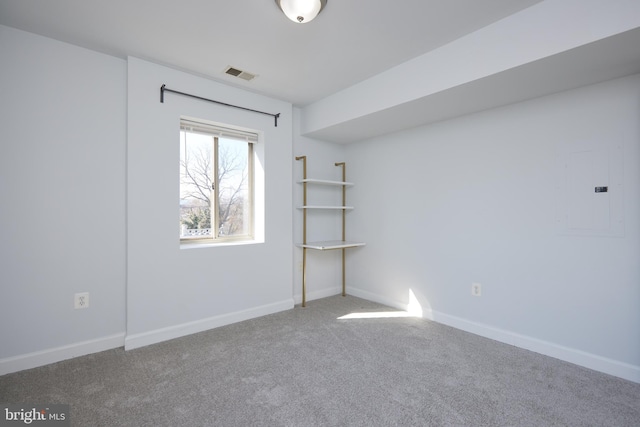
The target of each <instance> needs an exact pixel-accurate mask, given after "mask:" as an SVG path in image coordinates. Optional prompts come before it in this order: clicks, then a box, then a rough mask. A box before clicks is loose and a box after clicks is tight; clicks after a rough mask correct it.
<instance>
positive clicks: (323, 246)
mask: <svg viewBox="0 0 640 427" xmlns="http://www.w3.org/2000/svg"><path fill="white" fill-rule="evenodd" d="M296 160H302V162H303V177H302V180H300V181H298V184H302V188H303V202H302V206H298V209H300V210H302V243H300V244H297V245H296V246H298V247H300V248H302V307H305V306H306V302H307V300H306V293H307V249H313V250H319V251H325V250H335V249H338V250H341V251H342V296H345V295H346V275H345V250H346V249H348V248H355V247H359V246H364V245H365V243H363V242H353V241H348V240H346V230H345V220H346V211H348V210H351V209H353V206H347V203H346V202H347V200H346V199H347V192H346V190H347V187H351V186H353V185H354V184H353V183H352V182H347V180H346V164H345V163H344V162H337V163H335V166H339V167H342V181H330V180H326V179H311V178H307V156H298V157H296ZM309 184H311V185H329V186H336V187H340V188H341V189H342V205H338V206H333V205H329V206H327V205H308V204H307V186H308V185H309ZM314 209H327V210H338V211H342V239H341V240H323V241H317V242H307V211H309V210H314Z"/></svg>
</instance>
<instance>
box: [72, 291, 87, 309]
mask: <svg viewBox="0 0 640 427" xmlns="http://www.w3.org/2000/svg"><path fill="white" fill-rule="evenodd" d="M73 307H74V308H89V292H81V293H78V294H75V295H74V298H73Z"/></svg>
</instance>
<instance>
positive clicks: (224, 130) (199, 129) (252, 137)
mask: <svg viewBox="0 0 640 427" xmlns="http://www.w3.org/2000/svg"><path fill="white" fill-rule="evenodd" d="M183 131H188V132H191V133H204V134H206V135H210V136H212V137H213V141H214V142H213V147H212V165H213V166H212V169H213V170H212V175H213V176H212V177H211V178H212V182H213V195H212V199H213V203H212V206H210V210H211V222H212V224H211V229H210V231H211V235H209V236H192V237H189V236H184V235H183V230H182V224H181V232H180V244H181V245H182V244H185V245H192V244H216V243H229V242H232V243H233V242H241V243H244V242H252V241H254V239H255V211H256V207H255V149H254V145H255V144H256V143H258V140H259V133H258V132H257V131H252V130H245V129H240V128H236V127H233V126H231V125H226V124H225V125H222V124H218V123H212V122H209V121H206V120H202V119H193V118H187V117H181V118H180V132H181V133H182V132H183ZM219 138H225V139H236V140H239V143H242V142H243V141H244V142H245V143H246V144H247V150H248V153H247V154H248V155H247V162H248V163H247V186H248V204H249V212H248V215H246V217H245V221H246V222H247V224H246V229H247V233H246V234H238V235H232V236H228V235H220V234H219V233H220V224H219V211H220V206H219V202H220V197H219V189H220V185H219V182H218V167H219V164H218V160H219V158H218V140H219ZM180 144H182V138H181V139H180ZM181 151H182V148H181ZM180 160H181V164H180V180H182V176H183V165H182V157H181V159H180ZM181 200H182V199H181ZM181 213H182V212H181Z"/></svg>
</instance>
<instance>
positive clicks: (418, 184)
mask: <svg viewBox="0 0 640 427" xmlns="http://www.w3.org/2000/svg"><path fill="white" fill-rule="evenodd" d="M639 99H640V76H639V75H635V76H631V77H627V78H622V79H618V80H613V81H609V82H605V83H602V84H598V85H593V86H588V87H584V88H580V89H576V90H572V91H568V92H564V93H559V94H556V95H551V96H547V97H544V98H538V99H535V100H531V101H528V102H523V103H519V104H514V105H511V106H508V107H503V108H499V109H494V110H489V111H485V112H482V113H478V114H474V115H470V116H466V117H461V118H458V119H453V120H449V121H446V122H440V123H436V124H433V125H430V126H425V127H420V128H416V129H412V130H407V131H403V132H399V133H395V134H391V135H388V136H384V137H379V138H375V139H372V140H368V141H364V142H361V143H356V144H352V145H348V146H347V148H346V150H347V158H348V160H349V161H350V164H351V165H352V166H351V177H352V179H353V180H355V181H356V182H358V183H359V186H358V188H357V191H355V190H354V191H353V194H352V198H351V200H352V203H353V204H355V206H356V207H357V209H356V210H355V211H354V212H353V213H352V214H351V215H350V216H349V221H350V228H351V230H352V232H353V233H354V234H356V235H362V236H365V237H364V238H365V240H366V241H367V247H366V249H365V250H361V251H356V252H353V254H352V256H351V257H350V266H349V270H348V272H349V273H348V280H349V282H350V283H351V286H352V288H353V291H352V292H354V293H357V294H359V295H361V296H366V297H369V298H372V299H378V300H381V301H384V302H387V303H390V304H393V305H396V306H400V307H402V306H406V305H407V304H408V303H409V299H410V295H411V294H413V296H415V298H416V299H417V300H418V302H419V303H420V304H421V306H422V310H423V313H424V315H425V317H431V318H433V319H435V320H438V321H441V322H444V323H448V324H451V325H454V326H456V327H461V328H463V329H467V330H470V331H473V332H476V333H480V334H483V335H486V336H489V337H492V338H495V339H500V340H503V341H507V342H510V343H514V344H516V345H520V346H523V347H527V348H531V349H534V350H536V351H540V352H543V353H546V354H552V355H554V356H557V357H561V358H565V359H567V360H571V361H573V362H576V363H582V364H586V365H588V366H591V367H594V368H596V369H602V370H606V371H608V372H611V373H616V374H620V375H624V376H626V377H628V378H629V377H631V378H635V380H636V381H640V340H639V339H638V337H640V286H639V284H640V263H639V262H638V260H639V259H640V230H639V228H638V220H639V218H640V207H639V202H638V197H637V195H638V194H639V191H640V189H639V182H640V179H639V178H640V177H639V166H640V150H639V145H640V134H639V126H638V122H639V116H638V111H639V110H638V100H639ZM588 151H593V152H598V153H600V154H599V155H602V156H608V160H606V159H605V160H604V164H605V165H607V167H608V171H607V172H608V174H609V179H610V182H608V183H607V182H605V183H603V184H598V182H604V181H606V174H605V178H604V179H602V178H598V179H591V175H589V174H587V175H588V176H587V177H586V178H585V177H583V178H580V179H579V180H578V181H579V184H580V185H584V186H586V188H587V197H597V196H598V195H595V194H594V193H593V192H594V188H593V187H594V186H596V185H609V193H608V194H605V195H604V196H606V197H611V203H610V209H611V211H610V213H611V230H609V231H610V232H607V231H606V230H605V232H603V230H593V229H588V227H587V228H585V229H583V230H571V231H572V232H571V233H563V232H562V230H561V229H560V228H559V227H558V225H557V222H558V221H557V220H558V219H559V218H561V217H562V214H563V212H562V209H563V208H562V206H563V204H564V205H565V206H566V200H565V201H562V200H558V197H559V195H560V193H559V188H562V186H563V185H565V184H566V182H567V181H566V180H565V179H564V178H563V173H564V172H563V170H562V169H561V167H560V166H559V165H561V164H562V163H563V162H562V161H560V160H562V159H566V153H571V152H574V153H575V152H588ZM620 152H622V153H623V155H622V156H619V153H620ZM598 159H599V157H598V156H596V157H594V162H596V163H598V162H599V163H602V162H600V161H599V160H598ZM596 160H598V161H596ZM595 166H596V165H595V164H594V165H593V167H594V168H595ZM616 180H618V181H620V180H621V182H618V181H616ZM614 181H615V182H614ZM614 184H616V185H614ZM617 184H621V185H617ZM563 197H566V194H565V196H563ZM616 198H618V199H619V200H620V201H622V203H615V199H616ZM598 200H602V199H598ZM572 203H573V202H572ZM594 206H595V205H594ZM606 206H607V209H608V208H609V207H608V206H609V205H608V204H607V205H606ZM564 209H565V210H566V208H564ZM593 209H599V208H598V207H597V206H596V207H594V208H593ZM596 214H597V215H601V214H602V213H597V212H596ZM614 219H622V221H623V223H624V224H623V227H622V230H623V231H622V233H620V230H621V227H620V225H619V224H614ZM596 228H597V227H596ZM474 282H478V283H480V284H481V285H482V296H481V297H474V296H472V295H471V285H472V283H474ZM585 360H586V361H585Z"/></svg>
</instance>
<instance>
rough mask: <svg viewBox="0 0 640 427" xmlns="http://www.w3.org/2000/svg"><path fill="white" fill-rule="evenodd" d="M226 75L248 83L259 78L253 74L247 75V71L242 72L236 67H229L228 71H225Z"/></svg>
mask: <svg viewBox="0 0 640 427" xmlns="http://www.w3.org/2000/svg"><path fill="white" fill-rule="evenodd" d="M224 72H225V74H229V75H230V76H233V77H238V78H240V79H242V80H246V81H251V80H253V79H255V78H256V77H258V76H257V74H251V73H247V72H246V71H242V70H238V69H237V68H235V67H227V69H226V70H224Z"/></svg>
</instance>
